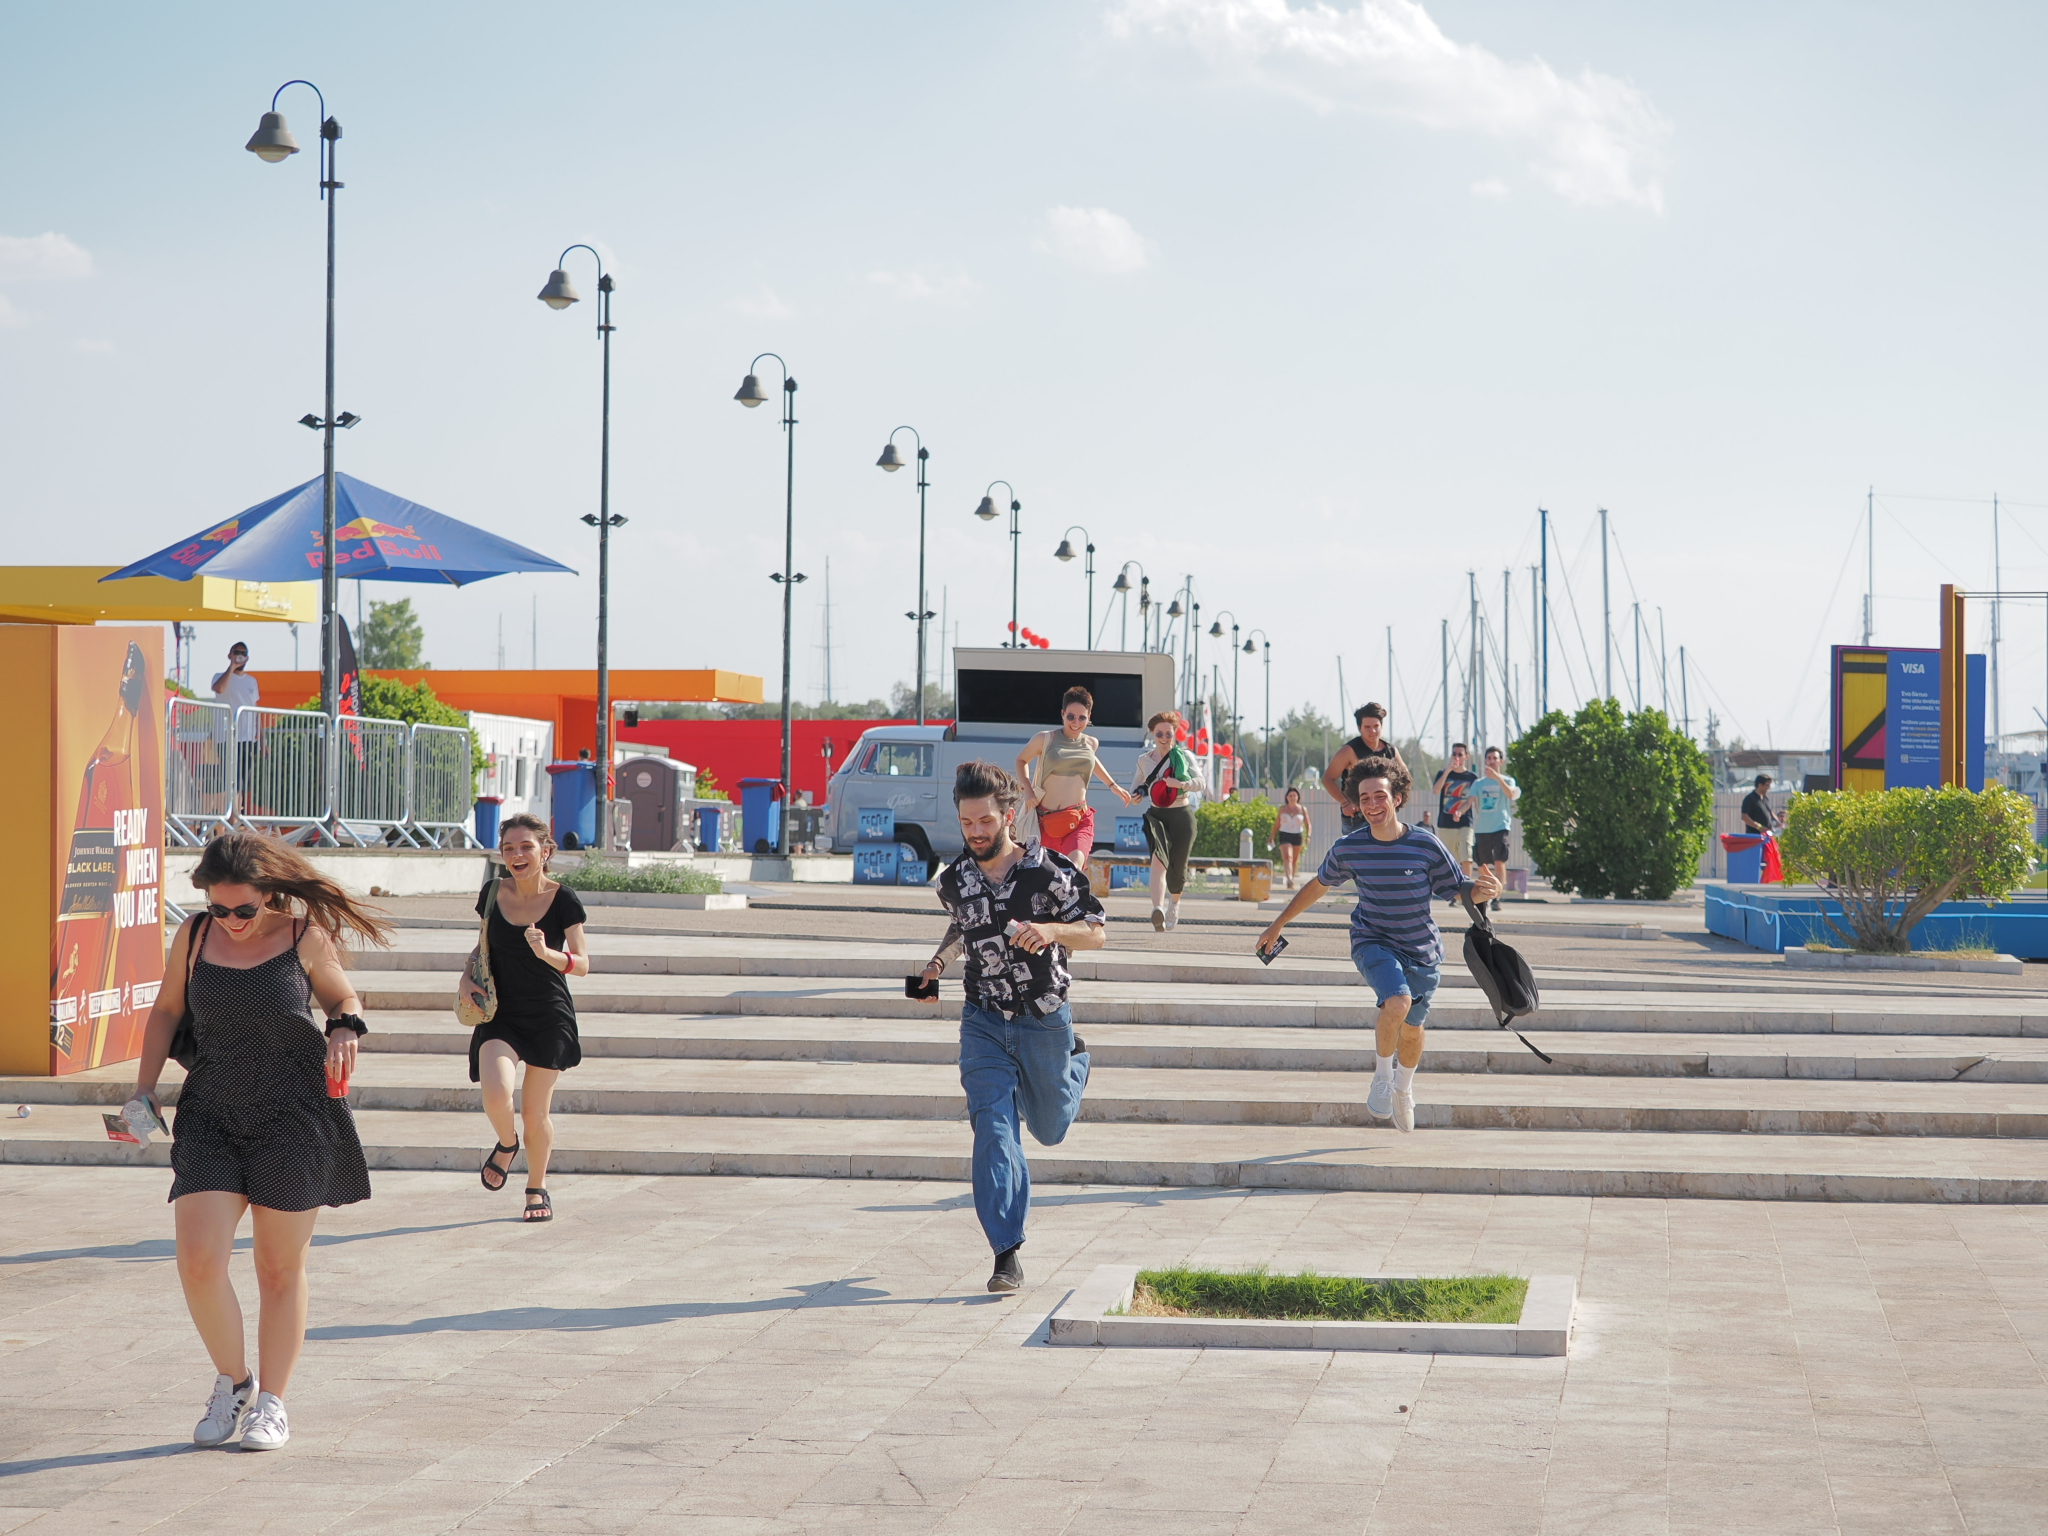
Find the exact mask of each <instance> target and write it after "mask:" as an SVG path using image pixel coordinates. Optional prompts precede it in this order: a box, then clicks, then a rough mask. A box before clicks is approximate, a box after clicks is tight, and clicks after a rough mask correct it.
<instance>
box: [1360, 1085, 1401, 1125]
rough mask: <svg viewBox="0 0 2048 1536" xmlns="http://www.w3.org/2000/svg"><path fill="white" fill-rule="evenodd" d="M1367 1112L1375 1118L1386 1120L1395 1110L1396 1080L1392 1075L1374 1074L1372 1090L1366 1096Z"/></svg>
mask: <svg viewBox="0 0 2048 1536" xmlns="http://www.w3.org/2000/svg"><path fill="white" fill-rule="evenodd" d="M1365 1112H1366V1113H1367V1114H1368V1115H1371V1116H1372V1117H1373V1119H1375V1120H1384V1119H1386V1118H1387V1116H1389V1115H1391V1114H1392V1113H1393V1112H1394V1080H1393V1079H1392V1078H1391V1077H1380V1076H1377V1075H1375V1076H1374V1078H1373V1080H1372V1091H1371V1092H1369V1093H1367V1094H1366V1096H1365Z"/></svg>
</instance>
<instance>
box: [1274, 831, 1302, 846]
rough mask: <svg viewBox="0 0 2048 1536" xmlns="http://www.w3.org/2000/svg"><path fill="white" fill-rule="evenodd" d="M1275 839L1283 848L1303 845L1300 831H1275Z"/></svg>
mask: <svg viewBox="0 0 2048 1536" xmlns="http://www.w3.org/2000/svg"><path fill="white" fill-rule="evenodd" d="M1273 841H1274V842H1276V843H1278V844H1279V845H1280V846H1281V847H1283V848H1299V847H1300V846H1301V834H1300V833H1299V832H1275V833H1274V834H1273Z"/></svg>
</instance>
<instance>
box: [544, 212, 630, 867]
mask: <svg viewBox="0 0 2048 1536" xmlns="http://www.w3.org/2000/svg"><path fill="white" fill-rule="evenodd" d="M570 251H589V252H590V259H591V260H592V261H594V262H596V263H597V336H598V340H599V341H600V342H602V343H603V348H604V391H603V410H602V414H601V415H600V417H599V428H598V439H597V510H596V511H595V512H586V513H584V514H583V521H584V522H586V523H588V524H589V525H590V526H591V527H593V528H595V529H596V530H597V751H596V753H595V754H593V755H594V756H595V757H596V758H597V847H598V851H599V852H600V853H603V852H606V851H608V850H609V849H610V847H611V843H612V839H611V815H612V807H611V798H612V664H611V618H612V609H611V603H612V530H613V529H614V528H617V527H619V526H621V525H622V524H623V523H624V522H625V521H626V520H625V518H623V517H620V516H618V515H616V514H615V513H614V512H613V511H612V288H613V283H612V277H611V274H610V273H609V272H607V271H605V269H604V258H603V257H602V256H600V255H598V254H597V250H596V248H595V247H593V246H588V245H582V244H577V245H572V246H570V247H568V249H567V250H564V251H563V252H562V254H561V255H560V256H558V257H556V258H555V270H554V271H552V272H550V273H549V274H548V280H547V282H546V283H545V284H543V285H542V287H541V290H540V292H539V293H537V294H535V295H534V297H535V298H537V299H539V300H540V301H541V303H543V304H545V305H547V307H548V308H549V309H567V308H568V307H569V306H570V305H571V304H575V303H577V302H579V301H580V300H581V298H582V295H581V294H579V293H577V291H576V285H575V284H574V283H572V282H570V281H569V272H568V263H569V252H570Z"/></svg>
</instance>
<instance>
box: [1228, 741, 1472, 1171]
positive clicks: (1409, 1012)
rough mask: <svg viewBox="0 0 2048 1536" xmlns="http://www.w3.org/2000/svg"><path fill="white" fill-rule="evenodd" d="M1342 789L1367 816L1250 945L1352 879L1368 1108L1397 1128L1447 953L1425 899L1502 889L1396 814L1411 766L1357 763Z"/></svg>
mask: <svg viewBox="0 0 2048 1536" xmlns="http://www.w3.org/2000/svg"><path fill="white" fill-rule="evenodd" d="M1344 788H1345V791H1346V792H1347V793H1348V794H1350V795H1352V796H1353V797H1354V798H1355V799H1356V800H1357V802H1358V809H1359V813H1360V814H1361V815H1362V816H1363V817H1364V818H1365V825H1364V826H1362V827H1360V828H1359V829H1358V830H1357V831H1356V832H1347V833H1345V834H1344V836H1342V837H1340V838H1338V839H1337V841H1336V842H1334V843H1332V844H1331V845H1330V851H1329V853H1328V855H1326V856H1325V857H1324V859H1323V867H1322V868H1321V869H1319V870H1317V871H1316V873H1315V878H1313V879H1312V880H1310V881H1309V882H1308V883H1307V884H1306V885H1304V886H1303V887H1302V888H1301V889H1300V890H1299V891H1297V892H1296V893H1295V896H1294V900H1292V901H1290V902H1289V903H1287V910H1286V911H1284V912H1282V913H1281V914H1280V915H1279V916H1278V917H1276V918H1274V919H1273V923H1272V926H1271V927H1269V928H1268V929H1267V930H1266V931H1265V932H1264V933H1262V934H1260V935H1259V942H1258V946H1257V947H1258V948H1259V949H1260V950H1262V951H1264V950H1269V949H1271V948H1272V947H1273V944H1274V941H1275V940H1277V939H1278V938H1279V937H1280V930H1281V929H1283V928H1285V927H1286V926H1287V925H1288V924H1289V923H1291V922H1293V921H1294V920H1295V919H1296V918H1297V917H1299V916H1301V914H1302V913H1304V912H1306V911H1307V910H1308V909H1309V908H1310V907H1312V906H1314V905H1315V904H1316V902H1318V901H1320V900H1321V899H1322V898H1323V895H1324V893H1325V892H1328V891H1332V890H1335V889H1337V888H1338V887H1340V886H1343V885H1345V884H1346V883H1351V884H1355V885H1356V886H1357V887H1358V907H1357V909H1356V910H1355V911H1354V912H1353V913H1352V914H1351V963H1352V964H1353V965H1355V966H1357V967H1358V972H1359V974H1360V975H1361V976H1363V977H1364V978H1365V980H1366V982H1367V984H1368V985H1369V986H1371V988H1372V990H1373V995H1374V996H1375V997H1376V998H1377V999H1378V1001H1379V1009H1380V1012H1379V1022H1378V1026H1377V1029H1376V1031H1375V1038H1374V1042H1373V1045H1374V1051H1375V1054H1376V1056H1377V1060H1375V1062H1374V1063H1373V1074H1372V1090H1371V1091H1370V1092H1369V1093H1368V1094H1367V1095H1366V1099H1365V1107H1366V1110H1367V1112H1368V1113H1370V1114H1372V1115H1375V1116H1377V1117H1378V1118H1380V1119H1382V1120H1384V1119H1387V1118H1388V1117H1389V1116H1391V1117H1392V1119H1393V1122H1394V1128H1395V1129H1396V1130H1401V1131H1412V1130H1414V1129H1415V1069H1416V1068H1417V1067H1418V1066H1419V1065H1421V1063H1422V1026H1423V1024H1424V1023H1425V1022H1427V1020H1428V1018H1429V1000H1430V998H1431V997H1432V996H1434V995H1435V993H1436V985H1437V977H1438V974H1439V967H1440V966H1441V965H1442V964H1443V958H1444V946H1443V939H1442V936H1441V935H1440V934H1438V932H1437V929H1436V920H1435V919H1434V918H1432V917H1431V916H1430V911H1429V904H1430V898H1431V897H1432V896H1433V895H1434V896H1443V897H1454V896H1463V895H1466V894H1468V893H1469V894H1470V895H1471V897H1472V899H1473V900H1474V901H1476V902H1478V903H1480V904H1481V905H1484V904H1485V903H1486V902H1489V901H1491V900H1493V898H1494V897H1495V896H1498V895H1499V894H1500V881H1499V880H1498V879H1497V878H1496V877H1495V875H1494V873H1493V871H1492V870H1491V869H1482V870H1481V871H1480V875H1479V878H1478V879H1476V880H1469V879H1467V878H1466V877H1465V876H1464V875H1463V874H1461V873H1459V870H1458V863H1457V860H1455V859H1453V858H1452V857H1451V854H1450V850H1449V849H1447V848H1446V847H1444V845H1443V844H1442V843H1440V842H1438V841H1437V839H1436V835H1435V834H1434V833H1432V832H1431V831H1430V830H1429V829H1428V828H1427V827H1411V826H1407V825H1405V824H1404V823H1403V822H1402V820H1401V817H1400V814H1399V813H1400V809H1401V805H1402V803H1403V802H1404V801H1406V800H1407V798H1408V788H1409V785H1408V772H1407V770H1406V769H1405V768H1402V767H1401V766H1400V765H1399V764H1392V765H1383V764H1379V763H1360V764H1359V765H1358V766H1356V767H1355V768H1353V769H1352V770H1351V771H1350V772H1349V773H1347V774H1346V775H1345V776H1344ZM1397 1058H1398V1059H1397Z"/></svg>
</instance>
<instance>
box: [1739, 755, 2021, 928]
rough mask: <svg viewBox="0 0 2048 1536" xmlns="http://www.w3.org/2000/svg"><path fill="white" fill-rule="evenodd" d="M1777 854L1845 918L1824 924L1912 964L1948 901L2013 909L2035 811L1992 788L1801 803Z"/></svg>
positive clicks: (1852, 794)
mask: <svg viewBox="0 0 2048 1536" xmlns="http://www.w3.org/2000/svg"><path fill="white" fill-rule="evenodd" d="M1778 849H1779V852H1780V854H1781V855H1782V856H1783V858H1784V861H1785V872H1786V874H1787V875H1788V876H1789V877H1792V878H1796V879H1799V880H1805V881H1811V882H1812V883H1814V884H1816V885H1819V886H1821V887H1823V888H1824V889H1825V890H1826V891H1827V894H1828V895H1829V896H1831V897H1832V898H1834V901H1835V904H1836V905H1837V906H1838V907H1839V908H1840V909H1841V915H1842V921H1841V922H1840V923H1837V922H1836V921H1835V919H1834V917H1833V915H1832V914H1830V913H1829V912H1828V910H1827V907H1826V904H1825V903H1823V904H1822V907H1821V917H1822V919H1823V920H1824V921H1825V922H1826V923H1827V925H1828V927H1830V928H1832V929H1833V930H1834V931H1835V933H1836V934H1837V935H1839V936H1840V938H1841V939H1842V941H1843V942H1844V943H1845V944H1847V945H1849V946H1850V947H1851V948H1853V949H1857V950H1861V951H1863V952H1864V953H1866V954H1880V955H1903V954H1906V953H1908V952H1909V951H1910V950H1911V949H1912V935H1913V929H1914V927H1915V926H1916V925H1917V924H1918V923H1919V922H1920V920H1921V919H1922V918H1924V917H1925V916H1927V914H1928V913H1929V912H1932V911H1933V910H1934V909H1935V908H1936V907H1938V906H1940V905H1941V904H1942V903H1943V902H1944V901H1954V900H1966V901H1967V900H1982V901H2004V900H2006V899H2007V898H2008V897H2010V896H2011V895H2012V893H2013V892H2014V891H2016V890H2018V889H2019V888H2020V886H2022V885H2023V884H2025V883H2026V880H2027V876H2028V875H2029V874H2030V873H2032V870H2033V862H2034V803H2033V802H2032V801H2031V800H2029V799H2027V797H2026V796H2024V795H2021V794H2018V793H2016V792H2015V791H2013V790H2010V789H2006V788H2003V787H2002V786H1999V785H1993V786H1991V787H1990V788H1989V789H1986V790H1985V791H1984V792H1983V793H1982V794H1974V793H1972V792H1971V791H1969V790H1967V789H1883V790H1876V791H1873V792H1866V793H1858V792H1856V791H1854V790H1835V791H1826V792H1819V793H1814V794H1805V795H1794V796H1793V797H1792V803H1791V805H1790V807H1789V808H1788V809H1787V811H1786V813H1785V831H1784V834H1783V836H1782V837H1781V838H1780V839H1779V842H1778Z"/></svg>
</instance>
